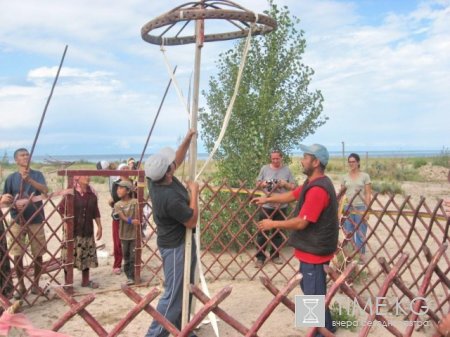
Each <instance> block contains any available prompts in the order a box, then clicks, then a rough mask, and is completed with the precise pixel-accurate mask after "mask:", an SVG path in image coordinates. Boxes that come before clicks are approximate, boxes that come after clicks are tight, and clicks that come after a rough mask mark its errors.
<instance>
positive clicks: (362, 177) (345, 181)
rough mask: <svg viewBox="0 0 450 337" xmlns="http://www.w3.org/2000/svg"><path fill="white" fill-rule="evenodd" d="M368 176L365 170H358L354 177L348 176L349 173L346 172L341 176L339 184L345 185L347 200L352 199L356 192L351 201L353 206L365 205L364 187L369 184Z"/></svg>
mask: <svg viewBox="0 0 450 337" xmlns="http://www.w3.org/2000/svg"><path fill="white" fill-rule="evenodd" d="M370 183H371V181H370V176H369V175H368V174H367V173H365V172H360V173H359V175H358V176H357V177H356V178H352V177H350V174H349V173H346V174H345V175H343V176H342V178H341V185H342V186H345V187H347V190H346V191H345V196H346V197H347V201H348V202H349V201H350V200H352V198H353V196H354V195H355V193H357V192H358V191H359V193H358V196H356V197H355V199H354V200H353V202H352V205H353V206H364V205H365V201H364V200H365V199H364V195H365V187H366V185H368V184H370Z"/></svg>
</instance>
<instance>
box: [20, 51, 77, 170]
mask: <svg viewBox="0 0 450 337" xmlns="http://www.w3.org/2000/svg"><path fill="white" fill-rule="evenodd" d="M68 47H69V46H68V45H66V47H65V48H64V52H63V55H62V57H61V62H60V63H59V67H58V71H57V72H56V77H55V79H54V80H53V85H52V89H51V90H50V95H49V96H48V98H47V102H46V103H45V107H44V111H43V112H42V116H41V121H40V122H39V126H38V129H37V132H36V135H35V136H34V141H33V146H32V147H31V151H30V155H29V157H28V163H27V170H28V169H29V168H30V163H31V157H33V153H34V148H35V147H36V143H37V140H38V138H39V134H40V133H41V128H42V123H43V122H44V118H45V114H46V113H47V108H48V105H49V104H50V100H51V99H52V96H53V91H54V90H55V86H56V82H57V81H58V78H59V73H60V71H61V68H62V65H63V63H64V59H65V57H66V53H67V48H68Z"/></svg>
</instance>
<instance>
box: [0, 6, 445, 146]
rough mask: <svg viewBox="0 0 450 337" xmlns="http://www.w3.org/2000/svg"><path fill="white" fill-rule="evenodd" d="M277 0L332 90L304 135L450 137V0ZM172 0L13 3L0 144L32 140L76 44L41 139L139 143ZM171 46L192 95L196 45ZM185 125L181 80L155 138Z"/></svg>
mask: <svg viewBox="0 0 450 337" xmlns="http://www.w3.org/2000/svg"><path fill="white" fill-rule="evenodd" d="M239 3H241V4H242V5H243V6H244V7H247V8H251V9H252V10H254V11H256V12H262V11H264V10H265V9H267V7H268V6H267V2H266V1H260V0H240V1H239ZM277 3H278V4H279V5H280V6H282V5H287V6H289V8H290V10H291V13H292V14H294V15H296V16H298V17H299V18H300V19H301V23H300V28H301V29H303V30H304V31H305V37H306V39H307V49H306V53H305V55H304V61H305V64H308V65H310V66H312V68H313V69H314V70H315V75H314V76H313V82H312V87H313V88H316V89H320V90H321V91H322V92H323V94H324V97H325V106H324V107H325V110H324V113H325V114H326V115H328V116H329V117H330V120H329V121H328V123H327V124H326V125H325V126H323V127H322V128H321V129H320V130H318V132H317V133H316V134H315V135H313V136H311V137H309V138H308V139H307V140H306V141H307V142H309V141H310V142H322V143H326V144H329V145H331V146H340V142H341V141H342V140H344V141H346V143H348V144H355V146H356V145H358V146H367V147H375V146H387V147H394V148H395V147H401V146H411V147H417V146H428V147H433V148H440V147H441V146H442V144H449V143H450V139H449V137H448V130H445V129H446V125H448V124H449V123H450V120H449V117H448V111H447V109H448V107H449V106H450V101H449V100H450V98H449V95H448V92H449V89H450V88H449V86H450V84H449V83H450V59H449V58H448V55H449V54H450V25H448V22H450V1H448V0H445V1H431V0H430V1H420V2H417V3H416V6H415V8H413V9H412V10H409V9H408V10H404V11H401V12H400V11H396V10H390V9H389V8H387V9H379V12H377V13H371V14H370V15H371V16H370V17H369V16H368V15H369V14H368V13H367V12H366V11H365V8H364V6H365V4H364V2H354V1H333V0H317V1H307V0H277ZM173 6H174V4H173V3H172V2H151V3H148V2H144V1H142V0H130V1H127V2H123V1H119V0H111V1H109V2H108V4H107V6H106V5H105V3H104V2H102V1H98V2H92V1H87V0H80V1H69V2H61V3H58V2H54V1H50V0H42V1H39V3H36V2H33V1H29V0H25V1H20V2H17V1H16V2H14V1H9V2H4V3H3V4H2V11H1V12H0V41H1V42H0V62H1V58H3V59H6V60H10V61H9V63H10V64H12V65H15V66H13V67H8V69H7V71H5V72H4V73H3V72H2V75H1V79H0V83H1V84H2V85H1V86H0V114H1V118H2V123H0V132H1V133H2V139H3V140H2V142H0V148H11V147H16V146H17V145H18V144H20V145H21V146H24V145H27V144H30V143H31V141H32V138H33V137H34V133H35V129H36V126H37V123H38V121H39V118H40V116H41V113H42V109H43V107H44V105H45V101H46V99H47V97H48V94H49V91H50V88H51V84H52V82H53V79H54V76H55V74H56V70H57V64H58V61H59V57H60V55H61V53H62V50H63V47H64V45H65V44H68V45H69V50H68V54H67V57H66V60H65V64H64V66H63V69H62V72H61V75H60V79H59V82H58V84H57V86H56V89H55V93H54V97H53V99H52V101H51V103H50V106H49V110H48V112H47V117H46V120H45V123H44V127H43V130H42V135H41V137H40V139H39V143H38V145H39V146H38V150H39V151H45V149H51V150H52V152H53V153H56V152H58V151H72V152H76V153H82V152H86V151H87V152H90V151H96V152H98V153H99V152H101V151H105V152H109V153H113V152H114V151H117V150H118V149H123V150H127V149H129V150H130V151H133V152H134V151H139V150H140V149H141V148H142V146H143V142H144V140H145V138H146V135H147V132H148V130H149V127H150V125H151V122H152V120H153V117H154V115H155V113H156V110H157V107H158V106H159V103H160V100H161V97H162V94H163V91H164V88H165V86H166V84H167V82H168V80H169V76H168V74H167V70H166V66H165V64H164V60H163V57H162V54H161V51H160V50H159V47H158V46H155V45H150V44H148V43H145V42H144V41H142V39H141V37H140V28H141V27H142V25H144V24H145V23H146V22H147V21H149V20H150V19H151V18H154V17H156V16H157V15H159V14H161V13H164V12H166V11H167V10H169V9H171V8H172V7H173ZM380 6H381V5H380ZM411 7H414V6H411ZM372 16H373V17H375V16H376V17H377V20H372ZM223 28H224V29H225V28H226V29H229V28H227V27H223ZM234 43H235V42H233V41H230V42H220V43H208V44H206V45H205V47H204V48H203V50H202V73H201V89H202V90H203V89H207V85H208V84H207V83H208V79H209V76H211V75H212V74H214V73H215V72H216V68H215V61H216V60H217V58H218V55H219V54H220V52H223V51H226V50H227V49H228V48H230V47H231V46H232V45H233V44H234ZM166 50H167V51H166V53H167V57H168V59H169V61H170V63H171V65H172V66H175V65H178V66H179V68H178V71H177V79H178V82H179V84H180V86H181V90H183V93H184V96H185V97H186V98H187V96H188V87H189V80H190V78H191V74H192V70H193V64H194V46H193V45H186V46H176V47H167V48H166ZM16 59H17V60H16ZM4 69H5V68H4ZM200 99H201V101H200V102H201V105H204V103H205V102H204V98H203V97H201V98H200ZM430 116H432V118H431V117H430ZM436 121H437V122H436ZM186 129H187V119H186V115H185V112H184V111H183V107H182V105H181V104H180V103H179V102H178V97H177V96H176V95H175V92H174V90H173V88H172V89H171V90H170V91H169V94H168V96H167V99H166V103H165V105H164V107H163V110H162V112H161V116H160V118H159V120H158V122H157V127H156V129H155V132H154V135H153V136H152V140H151V145H150V147H151V148H154V147H158V145H160V144H164V145H172V146H173V145H174V144H175V143H176V140H177V139H178V138H179V137H180V136H182V135H183V134H184V133H185V132H186ZM63 146H64V147H63ZM201 151H202V150H201Z"/></svg>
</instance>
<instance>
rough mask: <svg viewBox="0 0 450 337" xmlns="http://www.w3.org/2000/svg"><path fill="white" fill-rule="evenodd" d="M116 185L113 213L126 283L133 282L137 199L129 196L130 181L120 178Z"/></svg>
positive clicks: (131, 186) (137, 221) (131, 185)
mask: <svg viewBox="0 0 450 337" xmlns="http://www.w3.org/2000/svg"><path fill="white" fill-rule="evenodd" d="M117 185H118V187H117V195H118V196H119V198H120V200H119V201H118V202H116V203H115V204H114V213H115V214H117V215H118V217H119V219H120V223H119V238H120V243H121V245H122V255H123V270H124V272H125V275H126V277H127V279H128V280H127V284H128V285H131V284H134V264H135V252H134V250H135V247H136V227H135V226H139V220H138V216H137V211H138V201H137V200H136V199H134V198H131V197H130V192H131V191H132V189H133V184H132V183H131V181H128V180H122V181H120V182H119V183H118V184H117Z"/></svg>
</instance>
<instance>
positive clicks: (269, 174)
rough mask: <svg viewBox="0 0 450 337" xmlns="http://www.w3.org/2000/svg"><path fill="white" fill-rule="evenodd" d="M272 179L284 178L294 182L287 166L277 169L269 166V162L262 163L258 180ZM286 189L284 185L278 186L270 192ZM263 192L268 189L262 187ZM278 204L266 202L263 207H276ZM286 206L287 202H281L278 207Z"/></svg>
mask: <svg viewBox="0 0 450 337" xmlns="http://www.w3.org/2000/svg"><path fill="white" fill-rule="evenodd" d="M272 179H277V180H281V179H283V180H286V181H287V182H289V183H294V184H295V179H294V176H293V175H292V172H291V170H290V169H289V167H287V166H281V167H280V168H278V169H274V168H272V167H271V165H270V164H267V165H264V166H263V167H262V168H261V171H259V175H258V178H257V180H258V181H266V180H272ZM287 191H288V190H287V189H286V188H284V187H278V188H277V189H276V190H274V191H273V192H272V194H279V193H285V192H287ZM264 192H266V193H269V190H268V189H267V188H264ZM277 206H278V205H276V204H270V203H267V204H265V205H264V206H263V207H264V208H270V209H274V208H277ZM287 206H288V204H281V205H280V208H286V207H287Z"/></svg>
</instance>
